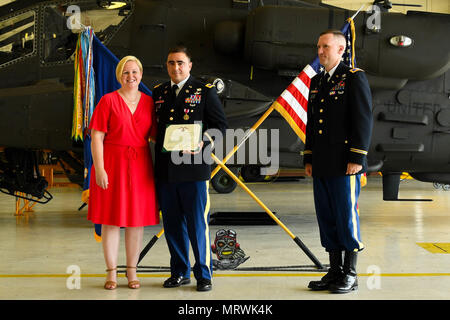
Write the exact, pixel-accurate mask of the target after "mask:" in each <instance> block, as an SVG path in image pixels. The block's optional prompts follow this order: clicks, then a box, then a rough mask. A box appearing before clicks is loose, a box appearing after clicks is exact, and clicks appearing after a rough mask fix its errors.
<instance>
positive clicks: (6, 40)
mask: <svg viewBox="0 0 450 320" xmlns="http://www.w3.org/2000/svg"><path fill="white" fill-rule="evenodd" d="M71 6H72V7H73V6H75V7H76V8H78V9H79V11H78V13H77V14H79V17H80V19H81V21H82V23H83V25H89V26H92V28H93V29H94V31H95V34H96V36H97V37H98V38H99V39H100V40H101V41H102V43H103V44H104V45H105V46H106V47H107V48H108V49H109V50H110V51H111V52H112V53H114V54H115V55H116V56H117V57H122V56H125V55H130V54H131V55H134V56H137V57H138V58H139V59H140V60H141V61H142V63H143V68H144V76H143V79H142V81H143V83H145V84H146V85H147V86H148V87H149V88H152V87H153V86H154V85H156V84H158V83H161V82H164V81H167V79H168V76H167V72H166V68H165V61H166V57H167V52H168V49H169V48H170V47H172V46H174V45H176V44H177V43H179V42H180V41H181V42H183V43H184V44H185V45H187V47H188V48H189V49H190V51H191V53H192V57H193V60H192V61H193V69H192V74H193V75H194V76H196V77H197V78H199V79H201V80H203V81H205V82H208V83H213V84H214V85H215V88H216V90H217V93H218V95H219V97H220V99H221V101H222V103H223V106H224V110H225V113H226V116H227V119H228V122H229V127H230V128H232V129H242V130H247V129H248V128H250V127H251V126H252V125H253V124H254V123H255V122H256V121H257V120H258V119H259V117H260V116H261V114H263V113H264V112H265V111H266V110H267V109H268V108H269V106H270V105H271V104H272V103H273V101H274V100H275V99H276V98H277V97H278V96H279V95H280V94H281V92H282V91H283V90H284V89H285V88H286V87H287V86H288V85H289V84H290V83H291V82H292V80H293V78H294V77H295V76H296V75H297V74H298V73H299V71H300V70H301V69H302V68H303V67H304V66H305V65H307V64H308V63H310V62H311V61H312V60H313V59H314V57H315V56H316V42H317V37H318V35H319V34H320V32H322V31H323V30H326V29H330V28H333V29H339V28H340V27H341V26H342V24H343V22H345V20H346V19H347V18H348V17H350V16H351V15H352V14H353V13H354V11H350V10H347V9H343V8H339V7H335V6H331V5H327V4H324V3H322V2H321V1H320V0H316V1H298V0H264V1H262V0H246V1H242V0H193V1H183V0H126V1H125V0H124V1H93V0H78V1H77V0H73V1H44V0H38V1H31V0H21V1H12V2H9V3H7V4H6V5H3V6H0V79H1V82H0V83H1V84H0V160H1V161H0V190H1V191H3V192H5V193H7V194H11V195H13V194H14V192H15V191H17V190H20V191H23V189H25V190H26V191H27V192H26V193H32V194H37V195H39V196H42V193H43V192H42V189H44V188H45V183H43V182H42V179H41V180H40V181H35V180H36V176H39V174H37V169H36V168H37V167H36V166H33V165H32V164H33V163H36V161H37V159H36V157H38V158H39V157H41V156H40V155H42V154H43V152H46V154H47V155H48V154H50V156H48V157H47V158H48V159H49V160H48V161H59V162H61V163H63V164H64V165H63V166H62V167H63V169H64V171H65V172H66V174H67V176H68V177H69V179H70V180H71V181H72V182H75V183H78V184H79V185H82V184H83V176H84V166H83V143H82V142H81V143H80V142H76V141H73V140H72V139H71V129H72V116H73V84H74V51H75V46H76V41H77V37H78V33H79V32H80V30H74V29H71V28H68V19H69V18H70V17H71V15H72V14H73V12H69V10H68V8H69V7H71ZM391 7H392V3H390V2H389V1H375V3H374V6H373V10H372V11H361V12H360V13H359V14H358V16H357V17H356V18H355V33H356V42H355V47H356V60H357V66H358V67H359V68H361V69H363V70H364V71H365V73H366V75H367V78H368V80H369V84H370V87H371V90H372V96H373V115H374V126H373V135H372V140H371V145H370V149H369V153H368V162H369V172H381V173H382V176H383V199H384V200H402V199H398V190H399V184H400V176H401V174H402V173H403V172H408V173H409V174H410V175H411V176H412V177H413V178H414V179H417V180H419V181H424V182H432V183H434V184H449V183H450V148H449V147H448V146H449V145H450V100H449V99H450V81H449V79H450V70H449V69H450V42H448V41H445V39H447V38H448V34H449V32H450V15H449V14H439V13H429V12H419V11H408V12H407V13H406V14H401V13H395V12H390V10H389V9H390V8H391ZM376 8H379V9H380V10H378V11H377V10H376ZM273 129H277V130H279V145H278V147H277V150H276V152H277V153H278V154H279V159H278V161H279V167H281V168H284V167H285V168H302V167H303V155H302V151H303V148H304V145H303V143H302V141H301V140H300V139H299V137H298V136H297V135H296V134H295V133H294V132H293V131H292V129H291V128H290V127H289V125H288V124H287V122H286V121H285V120H284V118H282V116H281V115H280V114H278V113H277V112H273V113H272V114H270V116H269V117H268V118H267V119H266V120H265V121H264V122H263V123H262V124H261V126H260V127H259V128H258V130H257V131H256V133H255V135H256V136H258V135H259V133H260V132H261V130H273ZM244 146H245V147H247V148H243V149H244V150H245V151H244V152H245V157H244V158H245V160H244V161H243V163H239V164H235V165H231V168H232V171H233V172H235V173H238V172H240V173H241V175H242V176H243V177H244V176H245V177H247V178H248V179H251V178H257V177H258V176H259V175H260V174H259V172H260V170H261V168H264V167H265V166H267V163H264V162H263V161H262V160H260V159H256V162H251V161H250V160H251V159H250V158H252V157H251V154H250V152H249V150H250V146H249V142H248V141H247V142H246V143H245V145H244ZM270 147H271V146H270V145H268V148H269V149H270ZM272 151H273V150H272ZM36 152H37V154H38V156H36ZM23 166H26V168H28V169H27V170H23ZM27 172H28V173H27ZM30 176H31V177H34V178H35V179H34V180H33V179H31V180H30V181H29V182H24V181H26V180H27V179H26V177H30ZM211 182H212V185H213V187H214V188H215V189H216V190H218V191H219V192H223V193H226V192H231V191H233V189H234V188H235V186H236V184H235V182H234V181H233V180H231V179H229V178H227V175H226V173H224V172H223V170H221V171H220V172H219V173H218V174H217V175H216V176H215V177H214V178H213V180H212V181H211ZM38 183H39V184H38Z"/></svg>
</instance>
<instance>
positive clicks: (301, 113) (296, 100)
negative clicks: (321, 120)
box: [273, 18, 355, 143]
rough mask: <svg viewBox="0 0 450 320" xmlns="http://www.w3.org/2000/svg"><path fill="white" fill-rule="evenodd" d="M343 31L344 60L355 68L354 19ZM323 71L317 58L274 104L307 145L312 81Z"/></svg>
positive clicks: (348, 22)
mask: <svg viewBox="0 0 450 320" xmlns="http://www.w3.org/2000/svg"><path fill="white" fill-rule="evenodd" d="M341 31H342V33H343V34H344V35H345V37H346V39H347V48H346V51H345V54H344V56H343V57H342V59H343V60H344V62H345V63H346V64H347V65H349V66H351V67H352V68H354V67H355V50H354V41H355V27H354V23H353V19H352V18H349V19H348V20H347V22H346V23H345V25H344V26H343V27H342V28H341ZM322 71H323V67H322V66H321V64H320V62H319V57H318V56H316V58H315V59H314V61H313V62H311V63H310V64H308V65H307V66H306V67H305V68H304V69H303V70H302V71H301V72H300V73H299V74H298V76H297V77H296V78H295V79H294V81H292V83H291V84H290V85H289V86H288V87H287V88H286V89H285V90H284V91H283V93H282V94H281V95H280V96H279V97H278V98H277V100H276V101H275V102H274V104H273V107H274V109H275V110H277V111H278V112H279V113H280V114H281V115H282V116H283V117H284V119H285V120H286V121H287V122H288V123H289V125H290V126H291V128H292V129H293V130H294V131H295V133H296V134H297V135H298V136H299V138H300V139H301V140H302V142H303V143H305V133H306V112H307V106H308V97H309V87H310V85H311V79H312V77H314V76H315V75H316V74H318V73H320V72H322Z"/></svg>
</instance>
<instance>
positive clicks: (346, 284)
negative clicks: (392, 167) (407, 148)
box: [304, 30, 372, 293]
mask: <svg viewBox="0 0 450 320" xmlns="http://www.w3.org/2000/svg"><path fill="white" fill-rule="evenodd" d="M345 46H346V40H345V36H344V34H342V32H340V31H339V30H327V31H325V32H323V33H322V34H321V35H320V37H319V40H318V44H317V50H318V55H319V60H320V63H321V65H322V66H324V68H325V70H324V72H322V73H319V74H317V75H316V76H315V77H313V78H312V80H311V86H310V95H309V101H308V120H307V126H306V141H305V150H304V164H305V172H306V174H307V175H308V176H312V177H313V190H314V203H315V208H316V215H317V220H318V224H319V230H320V239H321V244H322V246H323V247H324V248H325V250H326V251H327V252H328V253H329V258H330V269H329V270H328V273H327V274H326V275H325V276H324V277H323V278H322V279H321V280H320V281H311V282H310V283H309V288H311V289H312V290H327V289H329V290H330V291H331V292H335V293H346V292H349V291H351V290H355V289H357V288H358V280H357V273H356V261H357V253H358V252H359V251H361V250H362V249H363V248H364V244H363V243H362V241H361V235H360V230H359V211H358V196H359V192H360V189H361V186H360V175H361V174H362V173H364V172H365V171H366V169H367V151H368V148H369V144H370V137H371V133H372V97H371V92H370V87H369V83H368V81H367V78H366V76H365V73H364V71H363V70H361V69H358V68H350V67H348V66H347V65H345V64H344V63H343V62H341V59H342V56H343V54H344V50H345ZM343 253H344V257H343Z"/></svg>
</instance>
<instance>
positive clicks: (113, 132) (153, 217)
mask: <svg viewBox="0 0 450 320" xmlns="http://www.w3.org/2000/svg"><path fill="white" fill-rule="evenodd" d="M116 77H117V80H118V81H119V83H120V84H121V86H122V87H121V88H120V89H119V90H117V91H114V92H111V93H108V94H105V95H104V96H103V97H102V98H101V99H100V101H99V103H98V105H97V106H96V108H95V110H94V113H93V115H92V119H91V123H90V126H89V129H91V137H92V143H91V150H92V158H93V161H94V165H93V167H92V173H91V177H95V180H94V179H91V181H90V188H89V189H90V197H89V209H88V219H89V220H90V221H92V222H93V223H96V224H101V225H102V243H103V252H104V256H105V262H106V268H107V269H106V271H107V278H106V283H105V286H104V287H105V289H110V290H111V289H115V288H116V287H117V271H116V270H117V257H118V251H119V242H120V227H125V249H126V259H127V278H128V287H130V288H132V289H137V288H139V287H140V283H139V280H138V279H137V275H136V265H137V262H138V259H139V253H140V249H141V244H142V238H143V231H144V228H143V227H144V226H148V225H155V224H158V223H159V215H158V204H157V200H156V194H155V186H154V179H153V162H152V158H151V153H150V147H149V139H153V141H154V137H155V136H156V120H155V110H154V104H153V100H152V98H151V97H150V96H148V95H146V94H145V93H142V92H140V91H139V90H138V86H139V83H140V82H141V79H142V64H141V63H140V61H139V60H138V59H137V58H136V57H133V56H127V57H125V58H123V59H122V60H121V61H120V62H119V64H118V65H117V68H116Z"/></svg>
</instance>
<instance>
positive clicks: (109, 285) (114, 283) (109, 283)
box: [103, 267, 117, 290]
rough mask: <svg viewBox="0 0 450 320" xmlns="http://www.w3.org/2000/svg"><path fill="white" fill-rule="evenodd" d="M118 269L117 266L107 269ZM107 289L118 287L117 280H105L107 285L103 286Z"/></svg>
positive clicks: (107, 270) (108, 270) (109, 270)
mask: <svg viewBox="0 0 450 320" xmlns="http://www.w3.org/2000/svg"><path fill="white" fill-rule="evenodd" d="M114 270H117V267H116V268H112V269H106V272H111V271H114ZM103 287H104V288H105V289H106V290H114V289H116V288H117V282H116V281H112V280H108V281H106V282H105V285H104V286H103Z"/></svg>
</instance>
